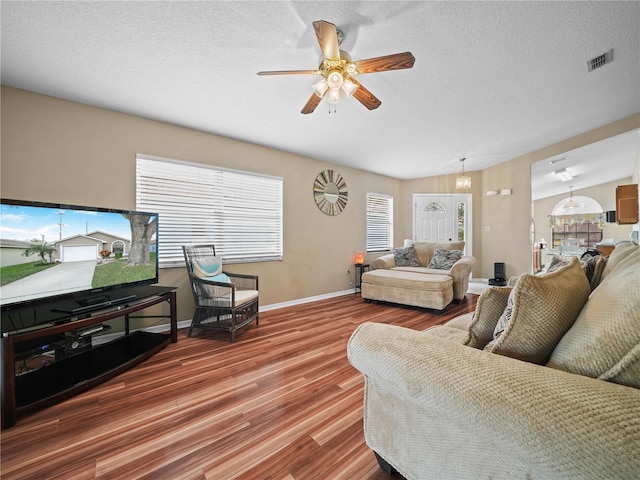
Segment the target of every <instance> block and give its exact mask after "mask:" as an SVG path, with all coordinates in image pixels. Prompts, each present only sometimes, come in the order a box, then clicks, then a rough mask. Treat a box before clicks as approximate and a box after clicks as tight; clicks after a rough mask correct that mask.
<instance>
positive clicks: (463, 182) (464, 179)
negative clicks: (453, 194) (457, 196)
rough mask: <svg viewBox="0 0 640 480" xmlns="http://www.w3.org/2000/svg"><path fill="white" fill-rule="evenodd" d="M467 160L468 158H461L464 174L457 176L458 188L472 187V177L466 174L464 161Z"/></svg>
mask: <svg viewBox="0 0 640 480" xmlns="http://www.w3.org/2000/svg"><path fill="white" fill-rule="evenodd" d="M465 160H466V158H464V157H463V158H461V159H460V161H461V162H462V175H461V176H459V177H458V178H456V188H457V189H458V190H464V189H467V188H471V177H469V176H467V175H465V174H464V161H465Z"/></svg>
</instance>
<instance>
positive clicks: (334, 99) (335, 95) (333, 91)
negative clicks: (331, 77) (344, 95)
mask: <svg viewBox="0 0 640 480" xmlns="http://www.w3.org/2000/svg"><path fill="white" fill-rule="evenodd" d="M340 100H341V99H340V89H339V88H330V89H329V98H328V102H329V103H340Z"/></svg>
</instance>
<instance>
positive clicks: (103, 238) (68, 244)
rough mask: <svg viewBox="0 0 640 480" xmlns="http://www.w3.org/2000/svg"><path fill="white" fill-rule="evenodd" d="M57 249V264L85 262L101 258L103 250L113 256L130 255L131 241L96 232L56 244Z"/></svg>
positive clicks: (74, 236) (59, 241)
mask: <svg viewBox="0 0 640 480" xmlns="http://www.w3.org/2000/svg"><path fill="white" fill-rule="evenodd" d="M54 246H55V247H56V253H55V261H57V262H62V263H65V262H81V261H84V260H96V259H99V258H100V252H101V251H102V250H109V251H110V252H111V253H112V254H116V253H121V254H122V256H127V255H129V250H131V241H130V240H128V239H126V238H122V237H118V236H117V235H112V234H110V233H106V232H102V231H100V230H96V231H94V232H91V233H86V234H78V235H72V236H71V237H67V238H63V239H62V240H58V241H57V242H54Z"/></svg>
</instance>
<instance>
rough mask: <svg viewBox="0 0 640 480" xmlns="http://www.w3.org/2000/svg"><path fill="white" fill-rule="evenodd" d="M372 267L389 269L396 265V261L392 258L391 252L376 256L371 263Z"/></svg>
mask: <svg viewBox="0 0 640 480" xmlns="http://www.w3.org/2000/svg"><path fill="white" fill-rule="evenodd" d="M372 266H373V269H374V270H378V269H381V268H382V269H386V270H389V269H390V268H393V267H395V266H396V261H395V260H394V257H393V253H389V254H387V255H383V256H382V257H378V258H376V259H375V260H374V261H373V263H372Z"/></svg>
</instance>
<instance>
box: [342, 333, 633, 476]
mask: <svg viewBox="0 0 640 480" xmlns="http://www.w3.org/2000/svg"><path fill="white" fill-rule="evenodd" d="M347 354H348V357H349V361H350V362H351V364H352V365H353V366H354V367H355V368H357V369H358V370H359V371H360V372H362V373H363V374H364V376H365V378H366V381H367V384H369V383H370V382H374V383H376V384H381V385H383V386H384V389H385V391H389V392H393V394H394V395H397V396H401V397H402V398H404V399H405V400H406V401H408V402H409V403H410V404H415V405H416V407H417V408H416V410H414V411H411V412H405V413H404V415H409V414H418V415H419V414H420V412H421V411H425V410H427V411H429V412H431V413H432V414H433V415H437V416H439V417H442V418H446V419H447V421H448V422H450V423H451V424H452V425H456V426H457V427H458V428H460V429H462V430H463V431H465V432H467V433H468V434H469V435H474V436H478V437H479V438H483V439H487V442H497V443H498V444H502V445H508V448H509V450H510V451H511V452H513V454H514V455H516V456H517V457H520V458H522V459H526V460H527V461H528V462H532V463H533V464H534V465H536V469H537V470H538V469H539V470H538V471H539V472H541V473H543V472H553V476H554V478H555V477H556V476H557V477H560V478H594V479H595V478H635V477H634V475H636V474H637V473H638V472H639V471H640V455H638V452H639V451H640V390H638V389H634V388H631V387H626V386H622V385H618V384H613V383H609V382H605V381H602V380H597V379H593V378H588V377H583V376H579V375H574V374H570V373H567V372H562V371H559V370H554V369H551V368H549V367H544V366H540V365H534V364H530V363H526V362H522V361H519V360H515V359H512V358H509V357H504V356H500V355H496V354H492V353H488V352H484V351H482V350H476V349H474V348H470V347H466V346H464V345H460V344H456V343H454V342H451V341H448V340H446V339H442V338H439V337H437V336H435V335H430V334H429V332H428V331H425V332H418V331H414V330H410V329H406V328H402V327H398V326H394V325H387V324H376V323H364V324H362V325H360V326H359V327H358V328H357V329H356V330H355V332H354V333H353V334H352V336H351V338H350V339H349V344H348V347H347ZM365 406H366V401H365ZM365 428H366V422H365ZM391 428H392V427H391ZM365 434H366V432H365ZM542 476H543V477H544V474H542Z"/></svg>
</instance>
